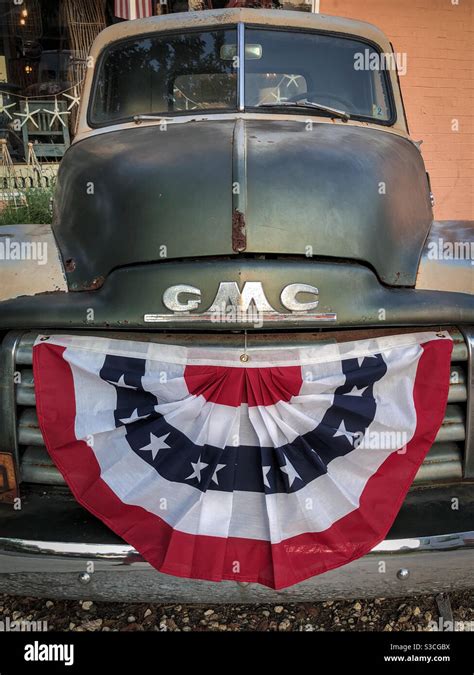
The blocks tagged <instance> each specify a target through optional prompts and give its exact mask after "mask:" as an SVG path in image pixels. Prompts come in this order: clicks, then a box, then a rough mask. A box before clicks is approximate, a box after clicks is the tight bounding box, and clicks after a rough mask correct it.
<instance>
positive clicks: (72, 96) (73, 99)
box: [64, 86, 81, 110]
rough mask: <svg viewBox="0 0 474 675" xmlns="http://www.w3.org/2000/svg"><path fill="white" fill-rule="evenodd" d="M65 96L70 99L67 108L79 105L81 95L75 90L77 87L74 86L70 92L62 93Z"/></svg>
mask: <svg viewBox="0 0 474 675" xmlns="http://www.w3.org/2000/svg"><path fill="white" fill-rule="evenodd" d="M64 96H65V98H68V99H70V101H71V103H70V104H69V105H68V108H67V109H68V110H72V108H74V107H75V106H77V107H79V104H80V102H81V97H80V95H79V92H78V90H77V87H76V86H74V87H73V89H72V94H64Z"/></svg>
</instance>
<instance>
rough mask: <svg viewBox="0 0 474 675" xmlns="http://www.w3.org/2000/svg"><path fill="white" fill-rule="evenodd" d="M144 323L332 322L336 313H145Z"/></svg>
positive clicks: (249, 323) (254, 323)
mask: <svg viewBox="0 0 474 675" xmlns="http://www.w3.org/2000/svg"><path fill="white" fill-rule="evenodd" d="M143 321H144V322H145V323H175V322H176V323H197V322H200V321H210V322H211V323H215V324H223V325H226V324H234V325H235V324H248V325H251V326H252V325H256V324H265V323H271V322H272V321H283V322H285V323H296V324H298V323H304V322H306V321H318V322H320V321H321V322H332V321H337V314H335V313H332V312H327V313H320V314H303V313H301V312H295V313H294V314H283V313H282V314H280V313H279V312H261V313H258V312H255V313H253V312H249V314H248V315H246V313H245V312H239V313H236V316H235V318H233V314H229V316H227V315H224V317H221V316H219V315H216V314H215V313H214V312H202V313H201V314H183V313H181V314H145V315H144V316H143Z"/></svg>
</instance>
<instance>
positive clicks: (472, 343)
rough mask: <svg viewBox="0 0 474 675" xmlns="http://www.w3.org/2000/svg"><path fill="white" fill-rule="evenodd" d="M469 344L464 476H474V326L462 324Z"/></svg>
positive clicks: (462, 330)
mask: <svg viewBox="0 0 474 675" xmlns="http://www.w3.org/2000/svg"><path fill="white" fill-rule="evenodd" d="M460 330H461V332H462V334H463V335H464V338H465V340H466V346H467V382H466V389H467V404H466V445H465V450H464V477H465V478H474V326H460Z"/></svg>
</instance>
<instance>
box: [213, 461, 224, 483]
mask: <svg viewBox="0 0 474 675" xmlns="http://www.w3.org/2000/svg"><path fill="white" fill-rule="evenodd" d="M224 467H225V464H218V465H217V466H216V468H215V470H214V473H213V474H212V480H213V481H214V483H215V484H216V485H219V480H218V478H217V472H218V471H220V470H221V469H223V468H224Z"/></svg>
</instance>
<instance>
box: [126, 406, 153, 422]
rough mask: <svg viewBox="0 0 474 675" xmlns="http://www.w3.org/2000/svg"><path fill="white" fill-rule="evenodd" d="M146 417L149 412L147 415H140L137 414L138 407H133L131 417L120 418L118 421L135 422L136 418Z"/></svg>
mask: <svg viewBox="0 0 474 675" xmlns="http://www.w3.org/2000/svg"><path fill="white" fill-rule="evenodd" d="M146 417H150V413H148V414H147V415H142V416H141V417H140V416H139V414H138V408H135V410H134V411H133V412H132V416H131V417H126V418H124V419H121V418H120V421H121V422H123V423H124V424H131V423H132V422H136V421H137V420H144V419H145V418H146Z"/></svg>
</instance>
